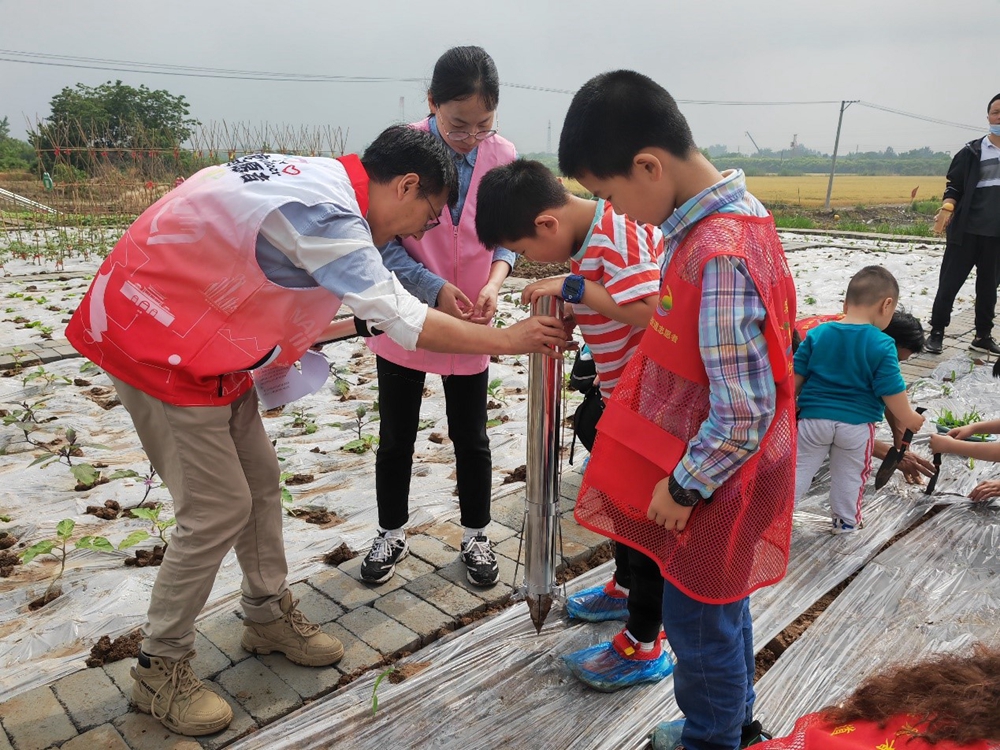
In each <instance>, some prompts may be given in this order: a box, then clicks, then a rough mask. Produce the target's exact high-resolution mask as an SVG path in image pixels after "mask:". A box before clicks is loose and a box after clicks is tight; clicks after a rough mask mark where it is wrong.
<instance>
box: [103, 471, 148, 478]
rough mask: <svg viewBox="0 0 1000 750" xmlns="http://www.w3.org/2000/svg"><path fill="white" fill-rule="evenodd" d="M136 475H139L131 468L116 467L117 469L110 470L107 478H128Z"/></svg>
mask: <svg viewBox="0 0 1000 750" xmlns="http://www.w3.org/2000/svg"><path fill="white" fill-rule="evenodd" d="M138 476H141V475H140V474H139V472H137V471H133V470H132V469H118V471H115V472H112V473H111V474H110V475H109V476H108V479H109V480H112V479H128V478H130V477H138Z"/></svg>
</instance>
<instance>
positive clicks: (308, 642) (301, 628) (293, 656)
mask: <svg viewBox="0 0 1000 750" xmlns="http://www.w3.org/2000/svg"><path fill="white" fill-rule="evenodd" d="M298 604H299V600H298V599H295V600H293V599H292V592H291V591H286V592H285V594H284V596H282V597H281V603H280V606H281V611H282V612H284V614H283V615H282V616H281V617H279V618H278V619H277V620H272V621H271V622H251V621H250V620H244V621H243V627H244V630H243V639H242V641H241V644H242V646H243V648H245V649H246V650H247V651H249V652H250V653H252V654H269V653H271V652H272V651H280V652H281V653H283V654H284V655H285V657H286V658H287V659H288V660H289V661H293V662H295V663H296V664H302V665H303V666H306V667H326V666H329V665H330V664H335V663H336V662H338V661H340V658H341V657H342V656H343V655H344V644H342V643H341V642H340V641H338V640H337V639H336V638H333V637H331V636H329V635H327V634H326V633H324V632H323V631H322V630H320V628H319V625H314V624H313V623H311V622H309V620H308V619H306V616H305V615H304V614H302V613H301V612H300V611H299V610H298Z"/></svg>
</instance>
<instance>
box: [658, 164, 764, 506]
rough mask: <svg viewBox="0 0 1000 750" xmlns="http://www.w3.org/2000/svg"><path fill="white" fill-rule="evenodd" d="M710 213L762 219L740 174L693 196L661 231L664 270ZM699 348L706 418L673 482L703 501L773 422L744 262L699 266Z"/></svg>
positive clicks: (760, 315) (757, 314) (759, 321)
mask: <svg viewBox="0 0 1000 750" xmlns="http://www.w3.org/2000/svg"><path fill="white" fill-rule="evenodd" d="M714 213H730V214H742V215H746V216H767V209H765V208H764V206H763V205H761V202H760V201H758V200H757V199H756V198H755V197H754V196H753V195H751V194H750V193H748V192H747V188H746V179H745V177H744V175H743V172H742V171H741V170H732V171H727V172H725V173H723V179H722V180H721V181H720V182H718V183H716V184H715V185H713V186H712V187H710V188H707V189H705V190H703V191H702V192H700V193H699V194H698V195H696V196H694V197H693V198H691V199H690V200H689V201H687V202H686V203H685V204H684V205H682V206H680V207H679V208H678V209H677V210H676V211H674V213H673V214H672V215H671V216H670V218H668V219H667V220H666V221H665V222H664V223H663V225H662V226H661V229H662V230H663V235H664V238H665V241H666V249H665V253H664V268H666V266H667V265H669V263H670V260H671V259H672V258H673V254H674V252H675V251H676V250H677V247H678V245H680V243H681V241H682V240H683V239H684V237H685V235H687V232H688V230H689V229H690V228H691V227H692V226H693V225H694V224H695V223H697V222H698V221H700V220H701V219H703V218H705V217H706V216H709V215H710V214H714ZM701 292H702V294H701V309H700V311H699V319H698V342H699V349H700V350H701V359H702V362H704V364H705V371H706V373H707V374H708V382H709V413H708V419H706V420H705V422H704V423H702V426H701V429H700V430H699V431H698V434H697V435H695V437H694V438H693V439H692V440H691V441H690V442H689V443H688V449H687V452H686V453H685V454H684V456H683V457H682V458H681V461H680V463H679V464H678V465H677V468H676V469H674V477H675V478H676V479H677V482H678V483H679V484H680V485H681V486H682V487H685V488H687V489H692V490H697V491H698V492H700V493H701V495H702V496H703V497H708V496H709V495H710V494H711V493H712V492H714V491H715V489H716V488H717V487H719V485H721V484H722V483H723V482H725V481H726V480H727V479H729V477H731V476H732V475H733V474H735V473H736V470H737V469H738V468H739V467H740V466H741V465H742V464H743V463H744V462H745V461H746V460H747V459H748V458H749V457H750V456H751V454H753V452H754V451H755V450H757V448H758V447H759V446H760V441H761V439H762V438H763V437H764V433H765V432H767V428H768V427H769V426H770V424H771V420H772V419H773V418H774V412H775V400H776V393H775V386H774V376H773V374H772V372H771V365H770V363H769V362H768V359H767V344H766V343H765V341H764V332H763V326H764V316H765V310H764V303H763V301H762V300H761V297H760V294H759V293H758V291H757V287H756V286H755V285H754V283H753V280H752V279H751V278H750V273H749V271H747V268H746V266H745V265H744V264H743V262H742V261H740V260H736V259H734V258H731V257H727V256H718V257H716V258H713V259H711V260H709V261H708V262H707V263H706V264H705V268H704V272H703V275H702V286H701Z"/></svg>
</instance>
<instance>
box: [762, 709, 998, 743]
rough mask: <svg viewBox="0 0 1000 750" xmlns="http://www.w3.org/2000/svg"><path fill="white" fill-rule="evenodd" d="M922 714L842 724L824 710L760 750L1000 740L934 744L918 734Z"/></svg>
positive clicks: (806, 718)
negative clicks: (828, 718)
mask: <svg viewBox="0 0 1000 750" xmlns="http://www.w3.org/2000/svg"><path fill="white" fill-rule="evenodd" d="M924 729H925V726H924V723H923V722H922V721H921V719H920V718H919V717H916V716H906V715H900V716H895V717H893V718H892V719H890V720H889V721H888V722H886V725H885V726H884V727H879V725H878V723H877V722H874V721H864V720H859V721H852V722H851V723H849V724H842V725H839V726H836V725H832V724H830V723H829V722H827V721H826V720H824V718H823V716H822V714H818V713H815V714H807V715H806V716H803V717H802V718H800V719H799V720H798V721H797V722H795V728H794V729H793V730H792V733H791V734H790V735H788V736H787V737H778V738H775V739H773V740H768V741H766V742H763V743H761V744H760V745H758V747H759V748H760V750H958V749H959V748H962V750H988V748H997V747H1000V744H998V743H994V742H989V741H988V740H979V741H977V742H972V743H970V744H968V745H958V744H956V743H954V742H950V741H948V740H943V741H941V742H938V743H937V744H936V745H932V744H930V743H929V742H927V740H924V739H922V738H920V737H916V736H915V735H916V734H917V733H918V732H920V731H922V730H924Z"/></svg>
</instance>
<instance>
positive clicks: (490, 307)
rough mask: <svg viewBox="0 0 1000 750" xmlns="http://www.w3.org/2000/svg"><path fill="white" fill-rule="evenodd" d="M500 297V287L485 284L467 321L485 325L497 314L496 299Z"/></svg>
mask: <svg viewBox="0 0 1000 750" xmlns="http://www.w3.org/2000/svg"><path fill="white" fill-rule="evenodd" d="M499 296H500V287H499V286H494V285H493V284H486V286H484V287H483V288H482V290H481V291H480V292H479V297H477V298H476V306H475V307H474V308H473V309H472V315H471V316H470V317H469V320H470V321H471V322H473V323H480V324H482V325H486V324H487V323H489V322H490V321H491V320H493V316H494V315H496V313H497V297H499Z"/></svg>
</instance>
